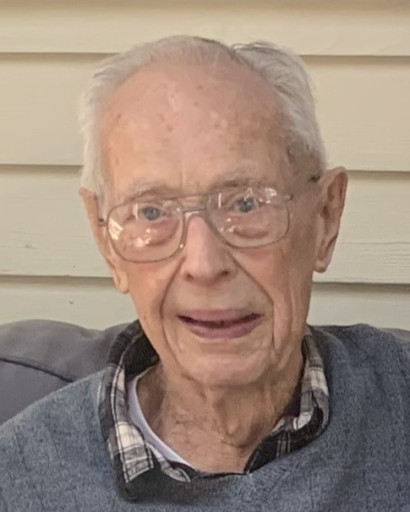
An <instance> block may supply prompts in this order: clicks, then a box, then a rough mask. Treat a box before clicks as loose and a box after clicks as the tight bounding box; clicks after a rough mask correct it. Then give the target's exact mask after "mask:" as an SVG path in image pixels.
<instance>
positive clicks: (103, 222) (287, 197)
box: [97, 174, 322, 263]
mask: <svg viewBox="0 0 410 512" xmlns="http://www.w3.org/2000/svg"><path fill="white" fill-rule="evenodd" d="M321 177H322V174H320V175H313V176H310V177H309V178H308V179H307V181H306V184H309V183H315V184H316V183H318V181H319V180H320V178H321ZM243 186H244V188H245V187H252V186H254V187H255V186H258V187H264V188H270V189H273V190H275V192H277V196H276V197H279V198H280V199H281V200H282V201H283V202H284V205H285V207H286V213H287V227H286V230H285V231H284V233H283V234H282V235H281V237H280V238H278V239H277V240H274V241H270V242H266V243H262V244H260V245H255V246H243V247H241V246H238V245H235V244H232V243H230V242H229V240H227V239H226V238H225V237H224V236H223V235H222V234H221V233H220V232H219V231H218V229H217V228H216V226H214V224H213V222H212V221H210V219H207V217H209V211H208V208H207V206H206V204H207V199H208V198H209V197H210V196H213V195H215V194H218V193H221V192H223V191H227V190H235V189H239V188H240V187H238V186H231V187H221V188H219V189H215V190H213V191H211V192H206V193H204V194H186V195H183V196H165V197H159V196H155V195H152V196H148V197H146V198H145V197H143V200H144V201H148V200H151V199H160V200H168V201H177V202H178V203H180V205H181V207H182V208H181V210H180V214H181V219H182V223H183V224H182V232H181V239H180V243H179V244H178V247H177V248H176V249H175V251H174V252H172V253H171V254H169V255H168V256H165V257H164V258H159V259H154V260H151V259H150V260H138V261H136V260H133V259H129V258H125V257H124V256H123V255H122V254H121V253H120V252H119V250H118V249H117V247H116V244H115V243H113V242H114V241H113V239H112V236H111V234H110V233H109V229H108V222H109V220H110V216H111V214H112V212H113V211H114V210H116V209H117V208H120V207H121V206H125V205H127V204H129V203H132V202H133V201H136V200H137V199H138V198H140V197H141V198H142V194H139V195H138V194H137V195H136V196H134V197H132V198H130V199H127V200H126V201H124V202H122V203H120V204H117V205H114V206H113V207H112V208H110V209H109V211H108V213H107V216H106V218H103V217H98V219H97V223H98V226H99V227H101V228H103V227H105V228H107V231H108V237H109V239H110V242H111V245H112V247H113V249H114V251H115V252H116V253H117V255H118V256H119V257H120V258H122V259H123V260H124V261H130V262H133V263H148V262H149V263H155V262H157V261H164V260H167V259H169V258H172V257H173V256H175V255H176V254H178V252H179V251H181V250H182V249H183V248H184V247H185V243H186V235H187V227H188V223H189V222H187V221H186V220H185V218H186V215H185V214H187V213H190V214H193V213H196V214H197V215H200V213H199V212H206V213H205V215H201V216H202V217H203V218H204V219H205V220H206V222H207V225H208V226H209V228H210V229H211V230H212V231H213V232H214V233H215V234H216V235H217V236H218V239H220V240H222V242H224V243H225V244H226V245H228V246H229V247H232V248H235V249H239V250H247V249H257V248H260V247H266V246H267V245H270V244H275V243H277V242H279V241H280V240H281V239H282V238H283V237H284V236H286V234H287V233H288V231H289V228H290V218H289V209H288V207H287V203H288V202H289V201H291V200H292V199H294V197H295V194H294V193H292V194H281V193H279V192H278V191H277V189H276V187H274V186H272V185H271V184H266V183H260V182H255V183H246V184H244V185H243ZM195 197H198V198H202V203H203V205H202V206H199V205H196V206H184V205H183V204H182V203H181V200H183V199H189V198H195ZM207 214H208V215H207Z"/></svg>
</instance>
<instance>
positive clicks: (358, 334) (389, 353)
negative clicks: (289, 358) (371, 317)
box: [311, 324, 410, 381]
mask: <svg viewBox="0 0 410 512" xmlns="http://www.w3.org/2000/svg"><path fill="white" fill-rule="evenodd" d="M311 330H312V334H313V337H314V339H315V341H316V343H317V344H318V347H319V350H320V351H321V353H322V355H323V356H324V359H325V364H326V363H327V365H328V366H330V367H331V366H332V365H333V364H337V365H340V364H342V363H343V364H344V365H347V366H349V367H350V368H356V369H360V370H361V371H363V370H364V369H366V368H367V369H369V370H371V371H372V372H373V373H380V374H381V375H383V376H386V377H387V376H392V377H393V379H395V378H402V379H404V380H406V381H410V332H408V331H404V330H397V329H377V328H375V327H372V326H370V325H366V324H357V325H351V326H322V327H312V328H311Z"/></svg>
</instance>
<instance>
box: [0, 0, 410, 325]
mask: <svg viewBox="0 0 410 512" xmlns="http://www.w3.org/2000/svg"><path fill="white" fill-rule="evenodd" d="M176 33H193V34H199V35H202V36H206V37H217V38H220V39H222V40H225V41H228V42H234V41H237V42H238V41H241V42H246V41H249V40H253V39H268V40H269V39H270V40H272V41H274V42H277V43H279V44H281V45H284V46H289V47H292V48H293V49H294V50H296V51H297V52H298V53H299V54H300V55H301V56H302V57H303V59H304V61H305V63H306V65H307V67H308V70H309V72H310V73H311V76H312V79H313V82H314V84H315V96H316V98H317V102H318V114H319V120H320V124H321V127H322V133H323V137H324V140H325V143H326V147H327V151H328V159H329V164H330V165H338V164H341V165H344V166H346V167H347V169H348V171H349V178H350V186H349V192H348V198H347V205H346V214H345V217H344V219H343V224H342V230H341V235H340V239H339V242H338V244H337V247H336V252H335V257H334V261H333V263H332V265H331V268H330V269H329V271H328V272H327V273H326V274H322V275H318V276H315V285H314V292H313V298H312V307H311V314H310V320H311V321H312V322H314V323H322V324H323V323H355V322H358V321H363V322H368V323H373V324H375V325H379V326H395V327H402V328H409V329H410V126H409V117H410V94H409V91H410V2H407V1H394V0H393V1H389V0H385V1H382V0H372V1H371V0H360V1H356V2H353V1H348V0H345V1H343V0H339V1H336V0H322V1H319V0H316V1H314V2H313V1H312V2H311V1H306V0H300V1H296V0H290V1H288V2H279V1H275V0H269V1H268V0H266V1H252V0H248V1H246V0H240V1H234V0H218V1H209V0H197V1H196V2H192V1H191V2H184V1H173V2H170V1H166V0H162V1H159V0H153V1H151V2H150V6H149V7H147V6H146V2H142V1H137V0H133V1H128V0H121V2H118V1H114V0H112V1H98V0H92V1H90V2H87V3H85V2H84V3H78V4H76V3H73V2H69V1H68V0H60V1H59V2H55V1H54V2H51V1H47V2H46V1H41V0H39V1H36V2H35V3H34V2H33V3H31V2H27V3H25V4H24V7H22V4H21V3H20V2H4V1H3V2H2V1H1V0H0V219H1V222H0V322H6V321H11V320H16V319H20V318H34V317H37V318H38V317H43V318H53V319H60V320H65V321H72V322H76V323H80V324H83V325H88V326H106V325H110V324H113V323H116V322H125V321H128V320H130V319H132V317H133V315H134V312H133V307H132V305H131V301H130V299H129V298H128V297H124V296H122V295H120V294H119V293H117V292H116V291H115V290H114V289H113V287H112V285H111V281H110V278H109V277H108V273H107V270H106V268H105V266H104V263H103V262H102V259H101V257H100V256H99V254H98V253H97V251H96V249H95V247H94V245H93V241H92V239H91V235H90V233H89V232H88V226H87V224H86V219H85V215H84V213H83V211H82V207H81V203H80V200H79V197H78V194H77V188H78V171H79V165H80V164H81V144H80V139H79V137H78V134H77V127H76V112H77V102H78V95H79V92H80V91H81V89H82V87H83V85H84V83H85V81H86V79H87V77H88V75H89V73H90V72H91V70H92V69H93V68H94V66H95V64H96V63H97V62H98V61H99V60H100V59H101V58H102V57H104V56H105V55H108V54H111V53H113V52H116V51H120V50H123V49H126V48H128V47H129V46H131V45H132V44H134V43H136V42H139V41H143V40H148V39H153V38H157V37H163V36H166V35H169V34H176Z"/></svg>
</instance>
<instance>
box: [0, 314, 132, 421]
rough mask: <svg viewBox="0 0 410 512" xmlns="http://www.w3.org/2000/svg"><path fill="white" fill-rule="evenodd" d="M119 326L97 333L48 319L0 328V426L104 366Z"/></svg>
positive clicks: (121, 326) (121, 327)
mask: <svg viewBox="0 0 410 512" xmlns="http://www.w3.org/2000/svg"><path fill="white" fill-rule="evenodd" d="M123 328H124V325H117V326H114V327H110V328H109V329H106V330H104V331H98V330H95V329H85V328H83V327H79V326H77V325H73V324H68V323H63V322H54V321H49V320H26V321H21V322H14V323H9V324H6V325H3V326H0V424H1V423H3V422H4V421H6V420H7V419H9V418H11V417H12V416H14V415H15V414H17V413H18V412H19V411H21V410H22V409H24V408H25V407H27V406H28V405H30V404H31V403H32V402H34V401H36V400H38V399H40V398H42V397H43V396H45V395H47V394H48V393H50V392H52V391H55V390H57V389H59V388H61V387H62V386H65V385H66V384H68V383H70V382H73V381H75V380H77V379H80V378H82V377H85V376H86V375H89V374H91V373H93V372H96V371H98V370H100V369H101V368H103V367H104V365H105V363H106V360H107V356H108V351H109V347H110V345H111V343H112V341H113V340H114V339H115V337H116V335H117V334H118V333H119V332H120V331H121V329H123Z"/></svg>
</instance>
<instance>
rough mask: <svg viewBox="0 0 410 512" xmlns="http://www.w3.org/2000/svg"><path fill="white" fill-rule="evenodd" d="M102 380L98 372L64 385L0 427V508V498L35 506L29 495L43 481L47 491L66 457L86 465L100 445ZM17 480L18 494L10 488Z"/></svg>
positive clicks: (65, 462) (33, 508) (65, 461)
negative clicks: (100, 393) (100, 384)
mask: <svg viewBox="0 0 410 512" xmlns="http://www.w3.org/2000/svg"><path fill="white" fill-rule="evenodd" d="M101 377H102V373H101V372H99V373H96V374H93V375H91V376H90V377H87V378H86V379H83V380H81V381H78V382H76V383H74V384H71V385H68V386H66V387H65V388H62V389H60V390H58V391H56V392H54V393H52V394H51V395H48V396H47V397H46V398H44V399H42V400H40V401H38V402H36V403H35V404H33V405H31V406H30V407H28V408H27V409H25V410H24V411H23V412H21V413H20V414H18V415H17V416H15V417H14V418H12V419H11V420H9V421H7V422H6V423H4V424H3V425H2V426H1V427H0V453H1V457H0V475H1V476H2V477H1V479H0V503H1V498H2V497H3V499H5V500H6V503H9V502H10V503H13V502H14V500H20V499H23V498H24V497H25V496H28V495H29V494H31V495H33V496H32V499H33V500H35V496H36V493H35V492H33V490H35V488H36V486H38V487H39V488H41V487H42V485H41V481H42V479H43V480H44V482H45V481H46V479H47V480H48V481H49V482H50V485H51V480H52V477H53V475H57V474H61V470H62V466H64V465H66V464H69V460H70V457H73V456H75V457H76V460H77V463H78V464H80V465H81V457H84V458H85V459H87V457H88V456H87V454H89V453H90V452H92V451H93V447H96V446H97V447H98V446H100V445H101V443H102V442H103V441H102V438H101V434H100V429H99V421H98V403H97V402H98V398H97V395H98V387H99V383H100V381H101ZM100 450H101V448H100ZM101 451H103V450H101ZM74 454H75V455H74ZM85 459H84V461H85ZM17 480H18V481H19V484H20V486H19V488H18V489H16V486H15V485H14V483H13V482H15V481H17ZM17 493H18V497H17ZM21 506H22V505H21ZM31 509H32V510H37V508H35V507H34V506H32V508H30V510H31ZM16 510H23V508H16ZM38 510H41V508H38Z"/></svg>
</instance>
